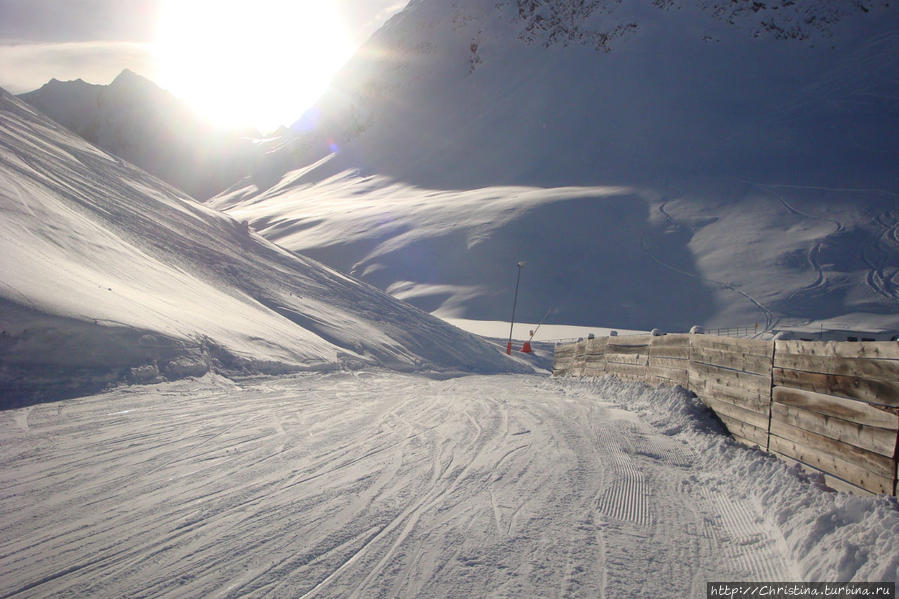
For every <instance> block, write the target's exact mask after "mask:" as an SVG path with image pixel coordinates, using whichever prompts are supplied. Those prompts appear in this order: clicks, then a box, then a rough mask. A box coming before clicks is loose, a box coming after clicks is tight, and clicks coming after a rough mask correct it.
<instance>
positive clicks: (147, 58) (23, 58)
mask: <svg viewBox="0 0 899 599" xmlns="http://www.w3.org/2000/svg"><path fill="white" fill-rule="evenodd" d="M125 68H129V69H131V70H133V71H135V72H137V73H140V74H142V75H144V76H146V77H148V78H150V79H153V80H156V79H157V68H156V65H155V62H154V58H153V53H152V49H151V46H150V44H145V43H137V42H103V41H99V42H68V43H37V44H35V43H21V44H9V43H5V44H0V87H3V88H5V89H6V90H7V91H9V92H10V93H23V92H27V91H31V90H33V89H37V88H38V87H40V86H41V85H43V84H44V83H46V82H47V81H49V80H50V79H53V78H56V79H60V80H63V81H66V80H70V79H84V80H85V81H88V82H90V83H103V84H105V83H109V82H110V81H112V80H113V79H114V78H115V76H116V75H118V74H119V73H120V72H121V71H122V70H123V69H125Z"/></svg>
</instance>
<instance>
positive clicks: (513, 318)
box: [506, 262, 524, 355]
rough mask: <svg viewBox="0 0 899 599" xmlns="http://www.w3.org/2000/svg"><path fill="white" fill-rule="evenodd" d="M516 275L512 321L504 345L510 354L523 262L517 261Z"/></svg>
mask: <svg viewBox="0 0 899 599" xmlns="http://www.w3.org/2000/svg"><path fill="white" fill-rule="evenodd" d="M517 266H518V277H517V278H516V279H515V299H513V300H512V323H511V324H510V325H509V343H508V345H506V354H508V355H512V328H513V327H514V326H515V307H516V306H517V305H518V284H519V283H520V282H521V267H522V266H524V262H519V263H518V265H517Z"/></svg>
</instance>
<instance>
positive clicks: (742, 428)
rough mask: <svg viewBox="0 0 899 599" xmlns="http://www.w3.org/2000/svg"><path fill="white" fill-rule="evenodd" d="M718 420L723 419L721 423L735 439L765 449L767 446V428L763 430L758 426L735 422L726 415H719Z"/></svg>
mask: <svg viewBox="0 0 899 599" xmlns="http://www.w3.org/2000/svg"><path fill="white" fill-rule="evenodd" d="M718 418H720V419H721V422H723V423H724V426H726V427H727V430H728V431H730V433H731V434H732V435H734V437H741V438H743V439H748V440H749V441H751V442H752V443H754V444H756V445H758V446H759V447H765V446H766V445H767V443H768V430H767V427H766V428H764V429H762V428H759V427H757V426H752V425H751V424H748V423H746V422H741V421H740V420H735V419H733V418H730V417H729V416H726V415H724V414H718Z"/></svg>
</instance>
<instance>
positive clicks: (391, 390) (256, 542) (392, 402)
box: [0, 372, 790, 598]
mask: <svg viewBox="0 0 899 599" xmlns="http://www.w3.org/2000/svg"><path fill="white" fill-rule="evenodd" d="M0 429H2V431H3V438H4V439H6V440H7V442H6V443H3V444H2V446H0V460H2V464H3V467H2V469H0V513H2V517H0V530H2V534H0V597H3V598H7V597H56V596H129V597H186V596H193V597H201V596H202V597H288V596H289V597H309V598H311V597H418V596H441V597H474V596H485V595H487V594H490V595H491V596H496V597H538V596H539V597H590V598H596V597H618V596H652V597H684V596H699V595H701V594H703V593H704V588H705V581H706V580H761V579H777V578H783V576H784V575H785V574H787V573H788V572H787V571H784V570H783V569H782V568H783V564H788V563H790V560H789V558H788V557H787V555H786V554H785V552H784V551H782V550H781V547H782V543H780V544H779V542H778V539H777V536H778V534H777V533H776V530H772V529H769V528H768V527H767V526H766V525H765V522H764V520H763V518H762V510H761V507H760V506H757V505H753V504H752V503H750V502H748V501H746V500H742V501H740V500H736V499H735V498H733V497H729V496H726V495H722V494H721V491H720V490H719V491H715V492H712V491H709V490H708V489H707V488H706V486H705V484H703V483H700V482H699V480H700V477H708V473H701V472H699V467H698V466H697V465H696V456H695V455H694V454H693V452H692V451H691V450H690V448H689V447H687V446H685V445H684V444H683V443H682V442H680V441H677V440H675V439H672V438H671V437H669V436H666V435H665V434H663V433H661V432H659V431H657V430H655V429H654V428H652V427H651V426H650V425H648V424H646V423H645V422H644V421H642V420H641V419H640V418H639V417H638V416H637V415H636V414H634V413H631V412H628V411H625V410H622V409H620V408H618V407H614V406H613V405H612V404H609V403H605V402H604V401H603V400H602V398H598V397H597V396H596V395H594V394H591V393H590V392H588V391H584V390H579V389H577V388H571V387H568V386H565V385H564V384H560V383H558V382H555V381H551V380H547V379H544V378H540V377H509V376H494V377H465V378H461V379H452V380H446V381H435V380H431V379H427V378H422V377H415V376H406V375H396V374H389V373H378V372H376V373H361V374H359V373H357V374H345V373H341V374H331V375H302V376H293V377H285V378H280V379H279V378H265V379H250V380H246V381H242V382H240V383H238V384H235V383H232V382H230V381H226V380H224V379H219V378H216V377H212V376H210V377H206V378H204V379H200V380H193V379H191V380H186V381H182V382H176V383H168V384H163V385H158V386H152V387H143V388H124V389H121V390H117V391H112V392H109V393H107V394H103V395H96V396H92V397H88V398H82V399H76V400H69V401H65V402H61V403H59V404H43V405H36V406H33V407H32V408H29V409H24V410H13V411H7V412H3V413H0ZM722 476H723V475H722ZM721 488H726V485H724V484H718V485H715V489H721Z"/></svg>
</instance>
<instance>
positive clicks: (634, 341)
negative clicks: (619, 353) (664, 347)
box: [607, 335, 654, 347]
mask: <svg viewBox="0 0 899 599" xmlns="http://www.w3.org/2000/svg"><path fill="white" fill-rule="evenodd" d="M607 339H608V344H609V345H614V346H616V347H636V346H639V347H649V344H650V343H652V340H653V339H654V337H653V336H652V335H628V336H626V337H607Z"/></svg>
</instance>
